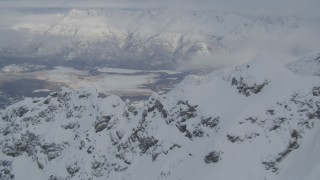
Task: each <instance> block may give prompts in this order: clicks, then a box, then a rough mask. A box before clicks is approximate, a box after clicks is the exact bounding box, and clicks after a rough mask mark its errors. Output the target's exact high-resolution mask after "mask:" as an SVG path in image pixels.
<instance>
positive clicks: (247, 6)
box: [0, 0, 320, 17]
mask: <svg viewBox="0 0 320 180" xmlns="http://www.w3.org/2000/svg"><path fill="white" fill-rule="evenodd" d="M146 6H147V7H150V6H168V7H173V8H180V9H188V8H212V9H221V10H226V11H241V12H246V13H266V14H277V15H279V14H280V15H281V14H284V15H297V16H312V17H319V16H320V11H319V7H320V0H161V1H160V0H0V8H10V7H62V8H63V7H66V8H69V7H71V8H72V7H75V8H77V7H78V8H79V7H127V8H143V7H146Z"/></svg>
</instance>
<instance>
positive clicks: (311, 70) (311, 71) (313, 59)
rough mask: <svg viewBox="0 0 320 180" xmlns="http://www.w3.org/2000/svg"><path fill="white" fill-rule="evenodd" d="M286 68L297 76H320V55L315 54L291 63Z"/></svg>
mask: <svg viewBox="0 0 320 180" xmlns="http://www.w3.org/2000/svg"><path fill="white" fill-rule="evenodd" d="M286 67H287V68H288V69H290V70H292V71H293V72H294V73H296V74H300V75H307V76H320V53H315V54H312V55H309V56H305V57H302V58H301V59H299V60H297V61H294V62H291V63H289V64H287V65H286Z"/></svg>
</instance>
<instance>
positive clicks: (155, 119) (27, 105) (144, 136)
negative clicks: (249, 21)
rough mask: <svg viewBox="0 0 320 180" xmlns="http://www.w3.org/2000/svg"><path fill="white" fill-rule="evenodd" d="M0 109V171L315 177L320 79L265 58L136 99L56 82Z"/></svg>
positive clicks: (9, 175)
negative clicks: (50, 89) (140, 102)
mask: <svg viewBox="0 0 320 180" xmlns="http://www.w3.org/2000/svg"><path fill="white" fill-rule="evenodd" d="M0 117H1V121H0V133H1V134H2V135H1V141H0V148H1V155H0V177H1V179H13V178H15V179H17V180H20V179H26V178H28V179H51V180H53V179H90V178H92V179H139V180H141V179H146V180H150V179H204V180H205V179H208V180H209V179H221V180H222V179H238V180H256V179H268V180H277V179H279V180H280V179H281V180H285V179H288V180H289V179H290V180H300V179H308V180H317V179H319V177H320V174H319V172H318V168H319V166H320V158H319V156H318V155H317V153H318V152H319V150H320V145H319V143H318V138H319V130H320V125H319V123H318V121H319V119H320V79H319V78H318V77H307V76H297V75H294V74H293V73H292V72H290V71H289V70H287V69H286V68H284V67H282V66H281V65H278V64H276V63H273V62H272V61H271V60H270V59H265V58H263V57H257V58H256V59H254V60H252V61H251V62H249V63H248V64H243V65H240V66H238V67H236V68H232V69H231V68H230V69H222V70H219V71H218V72H215V73H213V74H211V75H208V76H204V77H199V76H193V77H189V78H187V79H186V80H184V81H183V82H182V83H181V84H180V85H179V86H178V87H176V88H175V89H174V90H172V91H171V92H170V93H168V94H165V95H161V96H159V95H157V94H154V95H152V96H151V97H150V99H149V100H148V101H146V102H145V104H144V106H142V107H135V106H133V105H132V104H130V102H129V101H128V100H127V101H126V102H123V101H122V100H121V99H120V98H119V97H117V96H109V97H107V98H105V99H101V98H98V97H97V93H96V91H95V90H94V89H83V90H78V91H71V90H68V89H65V88H62V89H61V90H60V91H59V92H57V93H53V94H51V95H50V96H48V97H47V98H39V99H26V100H24V101H22V102H20V103H17V104H14V105H12V106H10V107H8V108H7V109H6V110H3V111H1V116H0Z"/></svg>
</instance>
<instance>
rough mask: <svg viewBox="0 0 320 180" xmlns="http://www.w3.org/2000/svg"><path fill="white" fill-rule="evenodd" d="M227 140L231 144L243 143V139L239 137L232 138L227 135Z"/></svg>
mask: <svg viewBox="0 0 320 180" xmlns="http://www.w3.org/2000/svg"><path fill="white" fill-rule="evenodd" d="M227 138H228V140H229V141H230V142H232V143H235V142H242V141H243V139H241V138H240V137H239V136H231V135H229V134H227Z"/></svg>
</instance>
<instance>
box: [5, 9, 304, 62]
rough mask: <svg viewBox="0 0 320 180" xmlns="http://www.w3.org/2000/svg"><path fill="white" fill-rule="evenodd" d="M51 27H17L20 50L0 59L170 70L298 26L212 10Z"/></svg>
mask: <svg viewBox="0 0 320 180" xmlns="http://www.w3.org/2000/svg"><path fill="white" fill-rule="evenodd" d="M52 17H53V18H52V19H56V20H55V21H48V22H45V23H44V22H43V23H39V22H32V21H30V22H28V21H26V22H21V23H17V24H15V25H14V26H13V27H11V30H13V31H14V32H17V33H22V34H25V36H26V41H25V42H24V43H23V45H22V47H21V48H20V47H19V48H17V49H15V48H16V47H2V48H0V50H1V49H2V50H1V51H0V52H1V54H2V55H4V56H8V57H12V56H18V57H20V56H22V57H41V58H44V59H59V60H83V61H87V60H91V61H106V62H109V63H118V64H121V65H124V64H130V63H131V64H130V65H134V64H142V65H145V66H146V67H157V66H164V67H172V65H174V64H175V61H177V60H179V59H188V58H190V57H192V56H193V55H208V54H214V53H216V52H229V51H231V50H233V49H235V48H237V47H236V45H235V44H236V43H240V44H241V42H242V41H245V40H248V39H251V38H254V36H255V34H257V33H258V34H259V33H273V32H287V31H291V30H293V29H296V28H299V27H301V26H302V24H303V23H302V21H301V20H300V19H298V18H296V17H281V16H255V15H242V14H237V13H226V12H220V11H216V10H189V11H179V10H174V9H170V8H154V9H133V10H130V9H98V8H94V9H71V10H70V11H68V12H65V13H64V14H61V13H59V14H58V15H52Z"/></svg>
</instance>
